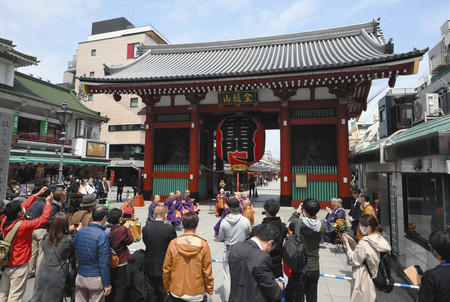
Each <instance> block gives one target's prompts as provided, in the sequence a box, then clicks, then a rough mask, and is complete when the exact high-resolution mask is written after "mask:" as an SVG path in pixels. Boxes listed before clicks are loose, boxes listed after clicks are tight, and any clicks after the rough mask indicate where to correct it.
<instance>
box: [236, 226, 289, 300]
mask: <svg viewBox="0 0 450 302" xmlns="http://www.w3.org/2000/svg"><path fill="white" fill-rule="evenodd" d="M250 234H251V235H253V237H251V238H250V239H248V240H246V241H244V242H238V243H236V244H235V245H234V246H233V248H232V249H231V250H230V254H229V257H228V261H229V265H230V275H231V294H230V299H229V301H230V302H246V301H252V302H253V301H258V302H265V301H267V302H274V301H281V291H282V288H283V284H282V283H280V282H279V281H277V280H276V279H275V276H274V275H273V272H272V258H271V257H270V255H269V253H270V251H271V250H273V249H274V248H275V247H276V246H277V245H278V242H279V240H280V232H279V231H278V229H277V228H275V227H274V226H273V225H270V224H260V225H257V226H256V227H255V228H254V229H253V231H252V233H250Z"/></svg>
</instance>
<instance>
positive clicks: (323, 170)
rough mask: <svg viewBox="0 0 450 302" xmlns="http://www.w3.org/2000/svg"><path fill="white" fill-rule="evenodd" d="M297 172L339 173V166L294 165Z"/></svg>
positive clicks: (293, 169)
mask: <svg viewBox="0 0 450 302" xmlns="http://www.w3.org/2000/svg"><path fill="white" fill-rule="evenodd" d="M292 173H295V174H337V166H292Z"/></svg>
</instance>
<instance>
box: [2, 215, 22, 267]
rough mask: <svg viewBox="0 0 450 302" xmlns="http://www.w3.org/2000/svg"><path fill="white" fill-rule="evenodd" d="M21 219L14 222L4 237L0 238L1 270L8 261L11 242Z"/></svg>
mask: <svg viewBox="0 0 450 302" xmlns="http://www.w3.org/2000/svg"><path fill="white" fill-rule="evenodd" d="M22 222H23V220H19V221H17V222H16V224H14V226H13V227H12V228H11V230H9V232H8V234H6V237H5V239H3V240H0V269H1V270H3V269H4V268H5V267H6V266H7V265H8V262H9V258H10V257H11V242H13V240H14V238H15V237H16V234H17V230H18V229H19V227H20V225H21V224H22Z"/></svg>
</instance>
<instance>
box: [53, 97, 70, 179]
mask: <svg viewBox="0 0 450 302" xmlns="http://www.w3.org/2000/svg"><path fill="white" fill-rule="evenodd" d="M72 115H73V112H72V111H69V110H67V103H66V101H64V102H63V104H62V105H61V109H60V110H58V111H56V117H57V118H58V120H59V123H60V124H61V126H62V132H61V137H60V138H59V141H60V142H61V152H60V153H61V154H60V155H59V174H58V183H59V184H62V183H63V161H64V144H65V142H66V126H67V124H68V123H69V122H70V120H71V119H72Z"/></svg>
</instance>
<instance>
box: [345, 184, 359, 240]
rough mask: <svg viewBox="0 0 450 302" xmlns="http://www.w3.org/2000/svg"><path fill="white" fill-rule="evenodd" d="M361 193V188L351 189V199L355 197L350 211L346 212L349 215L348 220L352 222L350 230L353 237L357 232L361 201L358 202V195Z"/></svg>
mask: <svg viewBox="0 0 450 302" xmlns="http://www.w3.org/2000/svg"><path fill="white" fill-rule="evenodd" d="M360 194H361V190H360V189H358V188H354V189H353V190H352V196H353V199H355V203H354V204H353V206H352V208H351V209H350V212H348V216H350V221H351V223H352V231H353V237H355V236H356V233H357V232H358V223H359V218H360V217H361V203H360V202H359V195H360Z"/></svg>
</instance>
